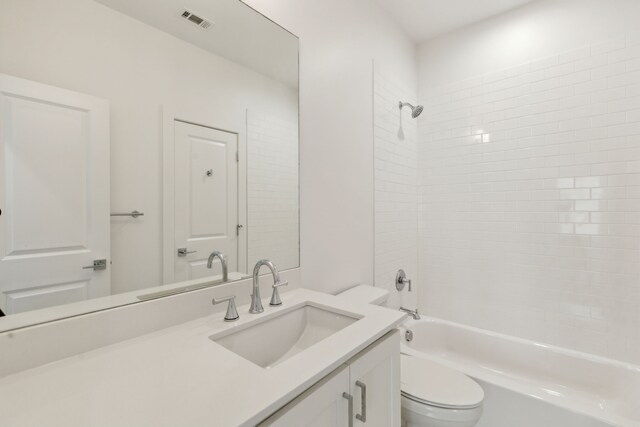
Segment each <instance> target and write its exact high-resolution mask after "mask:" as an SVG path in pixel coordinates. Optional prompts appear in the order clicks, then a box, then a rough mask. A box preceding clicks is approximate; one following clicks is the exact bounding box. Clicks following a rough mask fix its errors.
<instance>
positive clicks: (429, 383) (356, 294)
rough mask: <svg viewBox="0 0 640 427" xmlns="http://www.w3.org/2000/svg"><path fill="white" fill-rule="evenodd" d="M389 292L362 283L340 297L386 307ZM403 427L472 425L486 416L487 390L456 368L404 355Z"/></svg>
mask: <svg viewBox="0 0 640 427" xmlns="http://www.w3.org/2000/svg"><path fill="white" fill-rule="evenodd" d="M388 295H389V293H388V292H387V291H386V290H384V289H380V288H374V287H373V286H368V285H358V286H356V287H354V288H351V289H348V290H346V291H344V292H342V293H340V294H339V295H338V296H340V297H342V298H346V299H348V300H349V301H352V302H354V303H355V302H359V303H363V302H364V303H368V304H375V305H381V306H384V305H385V304H386V301H387V297H388ZM400 372H401V374H400V375H401V380H400V382H401V386H400V388H401V397H400V401H401V406H402V427H472V426H474V425H476V424H477V423H478V420H479V419H480V416H481V415H482V402H483V400H484V391H483V390H482V387H480V385H478V383H476V382H475V381H473V380H472V379H471V378H469V377H468V376H466V375H464V374H463V373H462V372H459V371H456V370H455V369H451V368H448V367H446V366H443V365H440V364H438V363H436V362H432V361H430V360H427V359H422V358H419V357H413V356H408V355H405V354H401V355H400Z"/></svg>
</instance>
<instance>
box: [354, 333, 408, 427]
mask: <svg viewBox="0 0 640 427" xmlns="http://www.w3.org/2000/svg"><path fill="white" fill-rule="evenodd" d="M349 367H350V380H351V387H350V390H351V391H350V392H349V393H351V395H352V396H353V418H354V419H353V425H354V426H365V427H378V426H379V427H392V426H396V427H397V426H400V333H399V332H398V331H397V330H396V331H394V332H392V333H389V334H387V335H386V336H385V337H383V338H381V339H380V340H379V341H378V342H376V343H374V344H373V345H371V346H370V347H369V348H368V349H367V350H365V351H364V352H362V353H360V354H359V355H358V356H356V358H355V359H353V360H352V361H351V362H350V363H349Z"/></svg>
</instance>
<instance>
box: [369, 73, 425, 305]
mask: <svg viewBox="0 0 640 427" xmlns="http://www.w3.org/2000/svg"><path fill="white" fill-rule="evenodd" d="M373 92H374V102H373V106H374V176H375V264H374V265H375V267H374V269H375V272H374V277H375V286H377V287H382V288H384V289H387V290H388V291H389V301H388V305H389V306H390V307H399V306H401V305H402V306H405V307H407V308H416V306H417V294H418V186H417V184H418V152H417V149H418V145H417V141H418V124H417V120H415V119H412V118H411V110H410V109H409V108H404V109H403V110H402V118H401V116H400V109H399V108H398V102H399V101H401V100H402V101H404V102H410V103H412V104H413V105H415V104H416V100H415V93H416V92H415V90H413V91H412V90H410V89H408V88H404V87H402V86H401V85H400V84H398V83H396V82H394V81H392V80H390V79H388V78H385V77H384V76H383V75H381V73H380V72H378V70H375V72H374V91H373ZM401 268H402V269H404V270H405V272H406V273H407V276H408V278H409V279H411V280H412V281H413V283H412V288H413V291H412V292H411V293H409V291H408V288H407V287H405V288H404V291H403V292H401V293H399V292H398V291H397V290H396V287H395V277H396V273H397V271H398V269H401Z"/></svg>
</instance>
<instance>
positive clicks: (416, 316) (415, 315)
mask: <svg viewBox="0 0 640 427" xmlns="http://www.w3.org/2000/svg"><path fill="white" fill-rule="evenodd" d="M400 311H402V312H405V313H407V314H408V315H409V316H411V317H413V318H414V320H420V315H419V314H418V309H417V308H416V309H415V310H410V309H408V308H404V307H400Z"/></svg>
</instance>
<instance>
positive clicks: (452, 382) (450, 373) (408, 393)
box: [400, 354, 484, 410]
mask: <svg viewBox="0 0 640 427" xmlns="http://www.w3.org/2000/svg"><path fill="white" fill-rule="evenodd" d="M400 360H401V383H402V385H401V389H402V392H401V393H402V397H403V398H405V399H407V400H410V401H412V402H415V403H418V404H422V405H429V406H433V407H436V408H442V409H447V410H465V409H466V410H468V409H475V408H478V407H480V406H481V405H482V401H483V400H484V390H482V387H480V385H478V384H477V383H476V382H475V381H473V380H472V379H471V378H469V377H467V376H466V375H464V374H463V373H461V372H458V371H456V370H454V369H451V368H448V367H446V366H443V365H440V364H438V363H436V362H432V361H430V360H428V359H422V358H419V357H413V356H407V355H404V354H402V355H400Z"/></svg>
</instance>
